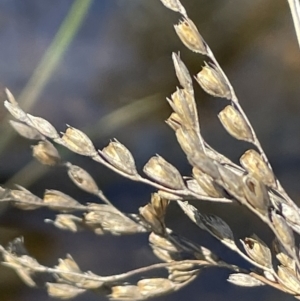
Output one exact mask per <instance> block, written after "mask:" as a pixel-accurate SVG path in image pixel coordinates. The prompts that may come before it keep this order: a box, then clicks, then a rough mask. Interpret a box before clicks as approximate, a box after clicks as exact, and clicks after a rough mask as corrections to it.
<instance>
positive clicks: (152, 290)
mask: <svg viewBox="0 0 300 301" xmlns="http://www.w3.org/2000/svg"><path fill="white" fill-rule="evenodd" d="M137 286H138V288H139V290H140V292H141V294H142V295H143V296H145V297H146V296H147V297H155V296H161V295H163V294H167V293H169V292H172V291H174V288H175V285H174V283H173V282H172V281H171V280H169V279H165V278H149V279H142V280H140V281H139V282H138V283H137Z"/></svg>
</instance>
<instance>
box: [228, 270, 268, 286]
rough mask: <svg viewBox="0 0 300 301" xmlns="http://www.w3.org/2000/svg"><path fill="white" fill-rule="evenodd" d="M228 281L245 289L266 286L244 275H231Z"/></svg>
mask: <svg viewBox="0 0 300 301" xmlns="http://www.w3.org/2000/svg"><path fill="white" fill-rule="evenodd" d="M227 281H228V282H230V283H232V284H234V285H237V286H244V287H255V286H262V285H265V283H263V282H262V281H260V280H258V279H256V278H254V277H252V276H250V275H248V274H243V273H234V274H231V275H229V277H228V279H227Z"/></svg>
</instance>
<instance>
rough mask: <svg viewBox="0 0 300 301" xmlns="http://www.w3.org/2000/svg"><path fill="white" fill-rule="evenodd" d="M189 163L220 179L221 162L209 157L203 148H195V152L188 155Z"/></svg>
mask: <svg viewBox="0 0 300 301" xmlns="http://www.w3.org/2000/svg"><path fill="white" fill-rule="evenodd" d="M187 158H188V161H189V163H190V164H191V165H192V166H195V167H197V168H198V169H200V170H201V171H202V172H203V173H206V174H207V175H209V176H210V177H212V178H213V179H215V180H216V179H220V173H219V164H218V162H216V161H214V160H213V159H211V158H209V157H207V156H206V155H205V154H204V153H203V152H202V151H201V150H199V149H195V150H194V153H193V154H191V155H189V156H187Z"/></svg>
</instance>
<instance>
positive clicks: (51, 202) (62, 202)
mask: <svg viewBox="0 0 300 301" xmlns="http://www.w3.org/2000/svg"><path fill="white" fill-rule="evenodd" d="M43 200H44V203H45V204H48V207H49V208H51V209H53V210H59V211H63V212H68V211H74V210H76V209H77V208H76V207H78V206H81V205H80V203H78V202H77V201H76V200H74V199H73V198H71V197H70V196H68V195H67V194H65V193H63V192H61V191H58V190H46V191H45V194H44V198H43Z"/></svg>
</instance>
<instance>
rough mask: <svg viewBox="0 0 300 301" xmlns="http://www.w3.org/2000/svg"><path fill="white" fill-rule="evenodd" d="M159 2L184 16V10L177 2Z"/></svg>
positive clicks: (171, 0) (174, 0)
mask: <svg viewBox="0 0 300 301" xmlns="http://www.w3.org/2000/svg"><path fill="white" fill-rule="evenodd" d="M160 1H161V2H162V4H163V5H164V6H165V7H167V8H169V9H171V10H173V11H176V12H179V13H180V14H182V15H184V16H186V10H185V8H184V7H183V6H182V4H181V3H180V1H179V0H160Z"/></svg>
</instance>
